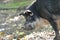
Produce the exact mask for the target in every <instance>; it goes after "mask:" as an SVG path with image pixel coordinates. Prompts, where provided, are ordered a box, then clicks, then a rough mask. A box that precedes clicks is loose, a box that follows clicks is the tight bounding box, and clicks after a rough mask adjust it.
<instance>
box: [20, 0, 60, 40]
mask: <svg viewBox="0 0 60 40" xmlns="http://www.w3.org/2000/svg"><path fill="white" fill-rule="evenodd" d="M26 10H30V11H31V13H32V14H33V15H32V16H30V14H29V16H28V15H26V14H25V13H20V15H21V14H23V16H24V17H25V18H26V23H25V26H26V25H27V24H29V25H28V26H27V27H29V28H30V27H31V29H32V28H33V27H34V26H33V25H34V22H35V20H36V19H37V18H38V19H39V18H40V17H42V18H44V19H47V20H48V21H49V22H50V24H51V25H52V28H53V29H54V31H55V34H56V36H55V38H54V40H60V39H59V30H58V27H57V23H56V22H55V20H54V17H53V15H55V16H56V15H60V0H36V1H35V2H34V3H33V4H32V5H30V6H29V7H28V8H27V9H26ZM32 23H33V25H32ZM27 27H25V28H27Z"/></svg>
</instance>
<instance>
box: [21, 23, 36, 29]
mask: <svg viewBox="0 0 60 40" xmlns="http://www.w3.org/2000/svg"><path fill="white" fill-rule="evenodd" d="M34 28H35V25H31V24H26V25H24V26H23V27H22V29H23V30H33V29H34Z"/></svg>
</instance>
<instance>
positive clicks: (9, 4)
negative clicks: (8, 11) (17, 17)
mask: <svg viewBox="0 0 60 40" xmlns="http://www.w3.org/2000/svg"><path fill="white" fill-rule="evenodd" d="M30 3H31V1H23V2H14V3H8V4H0V8H16V7H23V6H26V5H29V4H30Z"/></svg>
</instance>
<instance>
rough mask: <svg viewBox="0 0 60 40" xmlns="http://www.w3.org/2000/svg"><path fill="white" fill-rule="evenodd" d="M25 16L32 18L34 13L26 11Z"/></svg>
mask: <svg viewBox="0 0 60 40" xmlns="http://www.w3.org/2000/svg"><path fill="white" fill-rule="evenodd" d="M25 14H26V15H30V16H32V15H33V13H32V12H31V11H30V10H26V11H25Z"/></svg>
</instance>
